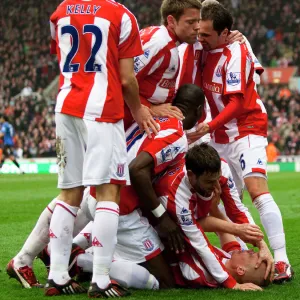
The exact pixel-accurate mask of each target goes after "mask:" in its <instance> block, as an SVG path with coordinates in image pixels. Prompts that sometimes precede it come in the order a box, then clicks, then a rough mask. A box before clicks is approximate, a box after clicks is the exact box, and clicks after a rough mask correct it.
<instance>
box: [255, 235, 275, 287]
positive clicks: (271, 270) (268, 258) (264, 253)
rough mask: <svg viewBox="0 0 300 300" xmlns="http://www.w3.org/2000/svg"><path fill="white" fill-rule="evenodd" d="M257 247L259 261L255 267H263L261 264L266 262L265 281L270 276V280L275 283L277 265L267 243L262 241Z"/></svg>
mask: <svg viewBox="0 0 300 300" xmlns="http://www.w3.org/2000/svg"><path fill="white" fill-rule="evenodd" d="M257 247H258V249H259V252H258V255H259V256H258V261H257V264H256V266H255V268H256V269H257V268H259V266H260V265H261V263H262V262H263V261H264V262H265V263H266V264H267V269H266V272H265V276H264V279H265V280H266V279H267V278H268V276H269V274H270V280H271V281H273V279H274V274H275V264H274V258H273V256H272V254H271V252H270V250H269V248H268V246H267V244H266V243H265V241H263V240H262V241H260V242H259V243H257Z"/></svg>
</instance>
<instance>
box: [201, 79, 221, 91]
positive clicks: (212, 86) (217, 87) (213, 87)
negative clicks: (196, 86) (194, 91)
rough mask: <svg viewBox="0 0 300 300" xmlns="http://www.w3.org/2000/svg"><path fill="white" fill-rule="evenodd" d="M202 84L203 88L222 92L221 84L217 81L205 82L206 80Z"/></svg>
mask: <svg viewBox="0 0 300 300" xmlns="http://www.w3.org/2000/svg"><path fill="white" fill-rule="evenodd" d="M203 86H204V88H205V89H207V90H209V91H211V92H213V93H217V94H221V93H222V85H221V84H219V83H212V84H210V83H207V82H205V81H204V82H203Z"/></svg>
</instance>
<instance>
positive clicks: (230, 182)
mask: <svg viewBox="0 0 300 300" xmlns="http://www.w3.org/2000/svg"><path fill="white" fill-rule="evenodd" d="M227 186H228V187H229V188H230V189H233V187H234V181H233V179H232V178H231V177H228V181H227Z"/></svg>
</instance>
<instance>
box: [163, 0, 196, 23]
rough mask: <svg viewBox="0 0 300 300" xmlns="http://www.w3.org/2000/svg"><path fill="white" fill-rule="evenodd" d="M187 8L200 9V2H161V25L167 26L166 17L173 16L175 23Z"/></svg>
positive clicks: (184, 0)
mask: <svg viewBox="0 0 300 300" xmlns="http://www.w3.org/2000/svg"><path fill="white" fill-rule="evenodd" d="M188 8H196V9H199V10H200V9H201V0H163V2H162V4H161V7H160V15H161V21H162V24H164V25H168V21H167V17H168V16H169V15H171V16H173V17H174V18H175V19H176V21H178V20H179V19H180V17H181V16H182V15H183V14H184V10H185V9H188Z"/></svg>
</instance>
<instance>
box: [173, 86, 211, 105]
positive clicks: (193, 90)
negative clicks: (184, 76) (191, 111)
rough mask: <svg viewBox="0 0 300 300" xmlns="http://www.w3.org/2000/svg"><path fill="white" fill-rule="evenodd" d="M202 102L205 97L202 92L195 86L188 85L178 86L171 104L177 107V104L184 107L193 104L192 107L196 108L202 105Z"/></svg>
mask: <svg viewBox="0 0 300 300" xmlns="http://www.w3.org/2000/svg"><path fill="white" fill-rule="evenodd" d="M204 101H205V96H204V93H203V90H202V89H201V88H200V87H198V86H197V85H195V84H192V83H188V84H183V85H182V86H180V88H179V89H178V91H177V93H176V96H175V98H174V99H173V101H172V104H173V105H174V106H179V104H183V105H186V106H187V105H191V104H194V106H196V107H198V106H200V105H204Z"/></svg>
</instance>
